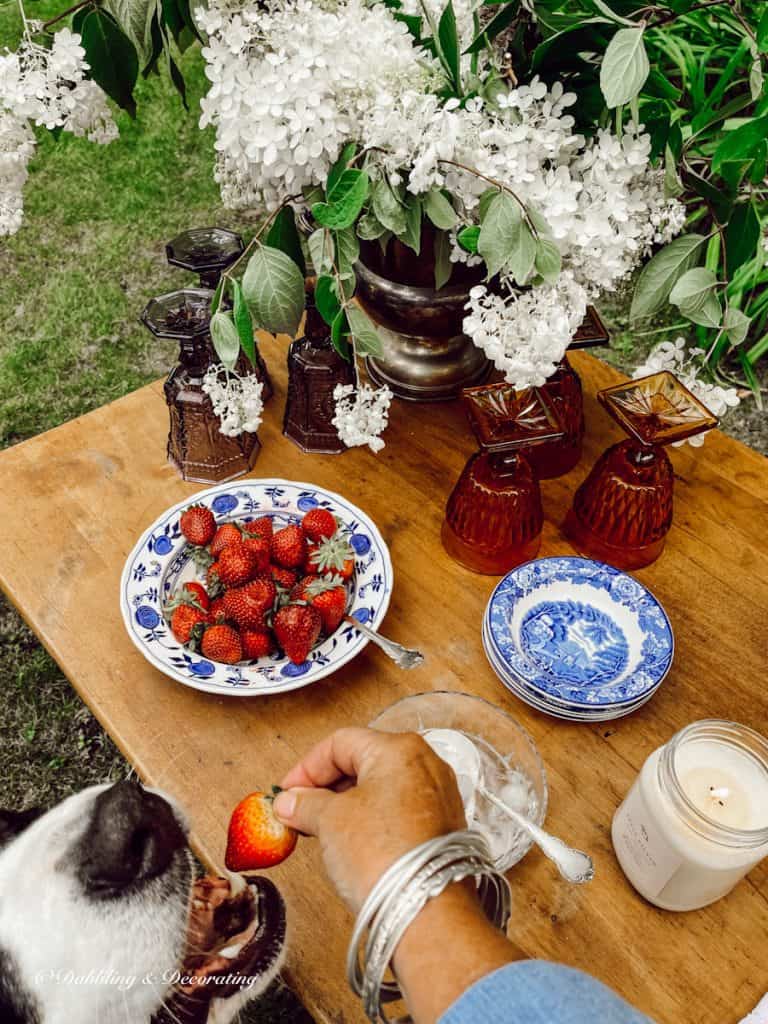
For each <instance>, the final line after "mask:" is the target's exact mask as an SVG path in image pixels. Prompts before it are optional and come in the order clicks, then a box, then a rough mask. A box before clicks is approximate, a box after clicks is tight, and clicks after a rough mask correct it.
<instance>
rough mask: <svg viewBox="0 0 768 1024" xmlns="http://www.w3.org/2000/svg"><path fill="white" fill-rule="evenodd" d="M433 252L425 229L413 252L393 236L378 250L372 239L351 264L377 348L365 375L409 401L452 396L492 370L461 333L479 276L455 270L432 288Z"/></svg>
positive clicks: (425, 228) (431, 233) (432, 239)
mask: <svg viewBox="0 0 768 1024" xmlns="http://www.w3.org/2000/svg"><path fill="white" fill-rule="evenodd" d="M433 252H434V234H433V232H432V230H431V229H430V227H429V226H428V225H426V224H425V225H424V230H423V231H422V245H421V254H420V255H416V254H415V253H414V252H413V251H412V250H411V249H408V248H407V247H406V246H404V245H403V244H402V243H401V242H399V241H397V239H390V241H389V243H388V245H387V247H386V249H385V250H384V251H383V252H382V249H381V248H380V246H379V245H378V244H377V243H375V242H369V243H363V244H362V245H361V248H360V260H359V262H358V263H357V265H356V267H355V274H356V276H357V290H356V292H355V295H356V298H357V299H358V300H359V302H360V303H361V304H362V305H363V306H364V308H365V310H366V312H367V313H368V315H369V316H370V317H371V319H372V320H374V321H375V322H376V324H377V326H378V328H379V333H380V334H381V336H382V340H383V343H384V353H383V355H382V356H378V357H376V358H372V357H369V358H368V360H367V367H368V374H369V376H370V377H371V378H372V380H373V381H374V382H375V383H376V384H379V385H381V384H387V385H388V386H389V387H390V388H391V389H392V391H393V392H394V394H395V395H397V397H398V398H405V399H409V400H411V401H417V402H440V401H445V400H446V399H450V398H455V397H456V396H457V395H458V394H459V393H460V392H461V390H462V388H466V387H471V386H472V385H473V384H481V383H482V382H483V381H484V380H486V379H487V377H488V376H489V374H490V372H491V369H492V364H491V363H490V362H489V360H488V359H486V357H485V355H484V354H483V352H481V351H480V349H478V348H476V347H475V345H473V343H472V341H471V339H470V338H468V337H467V335H466V334H464V333H463V332H462V329H461V328H462V320H463V319H464V315H465V310H464V307H465V305H466V302H467V299H468V297H469V289H470V288H471V287H472V286H473V285H474V284H477V283H478V281H479V280H482V277H481V276H480V275H478V273H477V272H476V271H474V270H469V269H468V268H466V267H465V266H462V265H459V266H455V267H454V270H453V275H452V277H451V280H450V281H449V282H448V284H447V285H445V286H444V287H443V288H440V289H436V288H435V286H434V273H435V263H434V256H433Z"/></svg>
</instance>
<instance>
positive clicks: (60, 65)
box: [0, 23, 117, 235]
mask: <svg viewBox="0 0 768 1024" xmlns="http://www.w3.org/2000/svg"><path fill="white" fill-rule="evenodd" d="M27 29H28V31H27V35H26V37H25V39H24V40H23V42H22V43H21V45H20V47H19V49H18V50H17V51H16V52H15V53H11V52H10V51H5V52H4V53H0V235H10V234H13V233H14V232H16V231H18V229H19V228H20V227H21V221H22V215H23V192H22V190H23V187H24V183H25V181H26V179H27V164H28V163H29V160H30V158H31V156H32V154H33V152H34V148H35V142H34V135H33V134H32V131H31V128H30V125H31V124H36V125H40V126H42V127H44V128H62V129H63V130H64V131H69V132H72V133H73V134H75V135H82V136H86V137H87V138H88V139H90V140H91V141H92V142H101V143H107V142H111V141H112V140H113V139H115V138H117V126H116V125H115V122H114V120H113V118H112V113H111V111H110V109H109V106H108V105H107V101H106V96H105V94H104V93H103V92H102V90H101V89H100V88H99V87H98V86H97V85H96V84H95V83H94V82H92V81H90V80H88V79H86V77H85V72H86V71H87V70H88V64H87V63H86V62H85V59H84V58H85V50H84V49H83V47H82V46H81V40H80V36H79V35H78V34H77V33H75V32H72V31H70V29H68V28H64V29H61V30H60V31H59V32H56V33H55V35H54V37H53V43H52V44H51V48H50V50H48V49H45V47H42V46H39V45H38V44H37V43H35V42H33V40H32V38H31V35H30V34H29V31H30V24H29V23H27Z"/></svg>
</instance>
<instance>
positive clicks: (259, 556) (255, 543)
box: [243, 536, 269, 573]
mask: <svg viewBox="0 0 768 1024" xmlns="http://www.w3.org/2000/svg"><path fill="white" fill-rule="evenodd" d="M243 547H244V548H245V549H246V551H250V552H251V554H252V555H253V558H254V563H255V565H256V571H257V572H260V573H261V572H266V571H267V569H268V568H269V541H268V540H267V539H266V537H249V536H245V537H244V538H243Z"/></svg>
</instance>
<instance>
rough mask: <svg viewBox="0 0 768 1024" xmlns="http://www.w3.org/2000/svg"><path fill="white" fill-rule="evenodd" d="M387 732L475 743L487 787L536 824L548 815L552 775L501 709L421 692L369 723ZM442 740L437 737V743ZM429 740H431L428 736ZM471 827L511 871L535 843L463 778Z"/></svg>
mask: <svg viewBox="0 0 768 1024" xmlns="http://www.w3.org/2000/svg"><path fill="white" fill-rule="evenodd" d="M370 725H371V728H372V729H379V730H381V731H382V732H417V733H420V734H422V735H423V734H424V733H427V732H429V731H430V730H438V729H441V730H442V729H452V730H457V731H458V732H461V733H463V734H464V735H465V736H466V737H468V738H469V739H471V740H472V741H473V743H474V744H475V746H476V747H477V750H478V752H479V755H480V762H481V765H482V776H481V780H482V784H483V786H484V788H485V789H486V790H487V791H489V792H491V793H493V795H494V796H496V797H498V798H499V799H501V800H504V801H505V802H506V803H508V804H509V805H510V806H511V807H513V808H514V809H515V810H517V811H519V812H520V813H521V814H524V815H525V816H526V817H528V818H530V820H531V821H533V822H535V824H537V825H543V824H544V818H545V817H546V813H547V800H548V790H547V776H546V772H545V770H544V765H543V763H542V760H541V757H540V756H539V752H538V750H537V749H536V746H535V744H534V742H533V740H532V739H531V737H530V736H529V735H528V733H527V732H526V730H525V729H524V728H523V727H522V726H521V725H520V724H519V723H518V722H516V721H515V719H514V718H512V716H511V715H508V714H507V713H506V712H505V711H502V710H501V708H497V707H496V706H495V705H494V704H491V703H490V702H489V701H487V700H483V698H482V697H474V696H472V695H470V694H468V693H460V692H454V691H448V690H436V691H434V692H432V693H418V694H414V695H413V696H412V697H404V698H403V699H402V700H399V701H397V702H396V703H394V704H391V705H390V706H389V707H388V708H385V710H384V711H382V712H381V714H379V715H378V716H377V717H376V718H374V720H373V721H372V722H371V723H370ZM440 738H444V737H437V736H433V738H432V739H433V741H435V742H436V741H437V740H439V739H440ZM428 741H429V737H428ZM458 781H459V789H460V790H461V794H462V799H463V801H464V809H465V812H466V814H467V824H468V826H469V827H470V828H475V829H477V830H478V831H480V832H482V833H483V834H484V835H485V837H486V839H488V842H489V845H490V847H491V853H492V854H493V858H494V863H495V865H496V867H497V869H498V870H499V871H507V870H508V869H509V868H511V867H512V865H513V864H517V863H518V861H520V860H522V859H523V857H524V856H525V855H526V853H527V852H528V851H529V850H530V848H531V846H532V844H533V840H532V839H531V838H530V836H529V835H528V834H527V832H523V831H522V830H521V829H519V828H518V827H517V826H515V825H514V824H513V822H512V821H511V819H510V818H509V817H508V816H507V815H505V814H504V812H503V811H501V810H499V809H498V808H497V807H496V806H495V805H493V804H492V803H490V801H489V800H488V799H487V798H486V797H485V796H483V793H482V790H481V789H477V788H474V789H473V786H472V784H471V783H470V784H469V786H468V785H467V783H468V778H467V777H462V776H459V777H458Z"/></svg>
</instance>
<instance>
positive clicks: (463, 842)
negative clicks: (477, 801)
mask: <svg viewBox="0 0 768 1024" xmlns="http://www.w3.org/2000/svg"><path fill="white" fill-rule="evenodd" d="M465 878H475V879H478V880H479V885H478V895H479V898H480V902H481V905H482V907H483V910H484V911H485V914H486V916H487V917H488V920H489V921H491V923H492V924H494V925H495V926H496V927H497V928H500V929H502V930H503V931H506V927H507V922H508V921H509V915H510V910H511V895H510V889H509V883H508V882H507V880H506V878H505V877H504V876H503V875H501V874H499V872H498V871H497V870H496V868H495V867H494V865H493V860H492V858H491V852H490V850H489V848H488V844H487V842H486V840H485V838H484V837H483V836H481V835H480V834H479V833H478V832H471V831H465V832H451V833H449V834H448V835H445V836H439V837H438V838H437V839H430V840H429V842H426V843H423V844H422V845H421V846H417V847H416V849H414V850H411V852H410V853H407V854H405V856H404V857H401V858H400V859H399V860H397V861H395V863H394V864H393V865H392V867H390V868H389V869H388V870H387V871H385V872H384V874H383V875H382V876H381V878H380V879H379V881H378V882H377V883H376V885H375V886H374V887H373V889H372V890H371V893H370V895H369V896H368V899H367V900H366V901H365V903H364V904H363V908H362V910H361V911H360V913H359V914H358V917H357V921H356V922H355V928H354V931H353V932H352V939H351V941H350V944H349V951H348V953H347V980H348V981H349V984H350V986H351V988H352V991H353V992H354V993H355V994H356V995H358V996H360V998H361V999H362V1001H363V1008H364V1010H365V1013H366V1015H367V1016H368V1018H369V1020H372V1021H382V1022H384V1024H387V1022H388V1018H387V1016H386V1014H385V1012H384V1009H383V1006H382V1004H384V1003H389V1002H393V1001H395V1000H398V999H400V998H401V993H400V989H399V988H398V987H397V985H396V984H395V983H393V982H385V981H384V974H385V973H386V971H387V968H388V967H389V964H390V961H391V959H392V957H393V955H394V952H395V949H396V948H397V945H398V943H399V942H400V939H401V938H402V937H403V935H404V933H405V931H406V929H407V928H408V926H409V925H410V924H411V922H412V921H413V920H414V918H415V917H416V915H417V914H418V913H419V911H420V910H421V909H422V907H424V905H425V904H426V903H427V901H428V900H431V899H434V897H435V896H439V894H440V893H441V892H442V891H443V890H444V889H445V888H446V887H447V886H449V885H451V884H452V883H453V882H460V881H462V880H463V879H465ZM366 932H367V933H368V936H367V939H366V940H365V946H364V950H363V952H362V959H361V956H360V952H361V950H360V947H361V943H362V940H363V936H364V935H365V933H366ZM408 1020H410V1018H408V1017H406V1018H401V1021H402V1022H403V1024H405V1022H406V1021H408Z"/></svg>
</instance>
